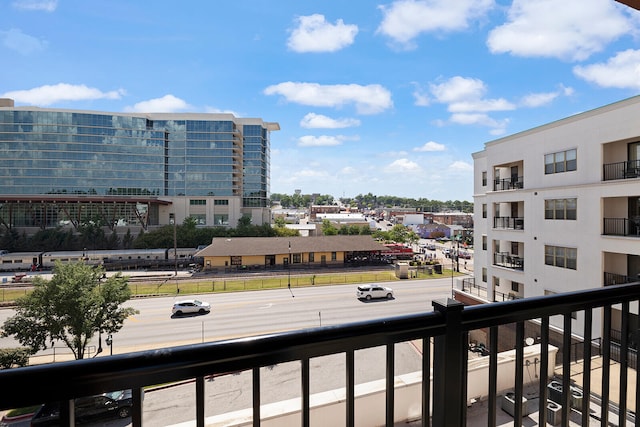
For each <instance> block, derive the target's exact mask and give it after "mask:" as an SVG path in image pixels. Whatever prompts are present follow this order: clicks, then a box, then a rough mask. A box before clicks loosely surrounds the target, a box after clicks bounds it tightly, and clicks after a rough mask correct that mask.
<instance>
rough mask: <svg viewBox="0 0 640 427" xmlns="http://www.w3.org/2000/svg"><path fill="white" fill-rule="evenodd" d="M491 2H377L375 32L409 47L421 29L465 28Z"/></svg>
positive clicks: (412, 45) (434, 30)
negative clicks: (378, 20) (378, 16)
mask: <svg viewBox="0 0 640 427" xmlns="http://www.w3.org/2000/svg"><path fill="white" fill-rule="evenodd" d="M493 5H494V2H493V0H475V1H474V0H456V1H445V0H398V1H394V2H393V3H391V5H389V6H379V8H380V10H382V14H383V19H382V22H381V24H380V26H379V27H378V29H377V32H378V33H381V34H384V35H386V36H388V37H390V38H391V39H393V40H394V41H395V42H396V43H399V44H401V45H403V46H404V47H405V48H413V47H415V46H414V43H413V39H414V38H416V37H418V36H419V35H420V34H421V33H426V32H438V33H439V32H443V31H449V32H451V31H461V30H465V29H466V28H468V27H469V22H470V21H471V20H473V19H476V18H480V17H483V16H484V15H485V14H486V13H487V11H488V10H489V9H491V8H492V7H493Z"/></svg>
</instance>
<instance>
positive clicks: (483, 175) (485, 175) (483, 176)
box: [482, 171, 487, 187]
mask: <svg viewBox="0 0 640 427" xmlns="http://www.w3.org/2000/svg"><path fill="white" fill-rule="evenodd" d="M482 186H483V187H486V186H487V171H483V172H482Z"/></svg>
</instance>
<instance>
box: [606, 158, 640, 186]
mask: <svg viewBox="0 0 640 427" xmlns="http://www.w3.org/2000/svg"><path fill="white" fill-rule="evenodd" d="M639 177H640V160H627V161H624V162H616V163H607V164H605V165H602V180H603V181H611V180H614V179H631V178H639Z"/></svg>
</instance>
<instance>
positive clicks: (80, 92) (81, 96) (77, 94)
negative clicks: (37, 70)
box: [2, 83, 125, 106]
mask: <svg viewBox="0 0 640 427" xmlns="http://www.w3.org/2000/svg"><path fill="white" fill-rule="evenodd" d="M124 94H125V91H124V90H123V89H119V90H114V91H110V92H102V91H101V90H99V89H96V88H91V87H87V86H85V85H71V84H67V83H58V84H56V85H45V86H40V87H36V88H33V89H28V90H16V91H11V92H6V93H4V94H3V95H2V97H3V98H11V99H13V100H15V101H16V102H18V103H22V104H29V105H37V106H48V105H51V104H55V103H57V102H64V101H86V100H93V99H120V98H121V97H122V96H123V95H124Z"/></svg>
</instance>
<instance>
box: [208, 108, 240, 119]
mask: <svg viewBox="0 0 640 427" xmlns="http://www.w3.org/2000/svg"><path fill="white" fill-rule="evenodd" d="M204 112H205V113H212V114H233V115H234V116H235V117H242V114H241V113H238V112H237V111H233V110H221V109H220V108H216V107H210V106H206V107H204Z"/></svg>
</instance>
